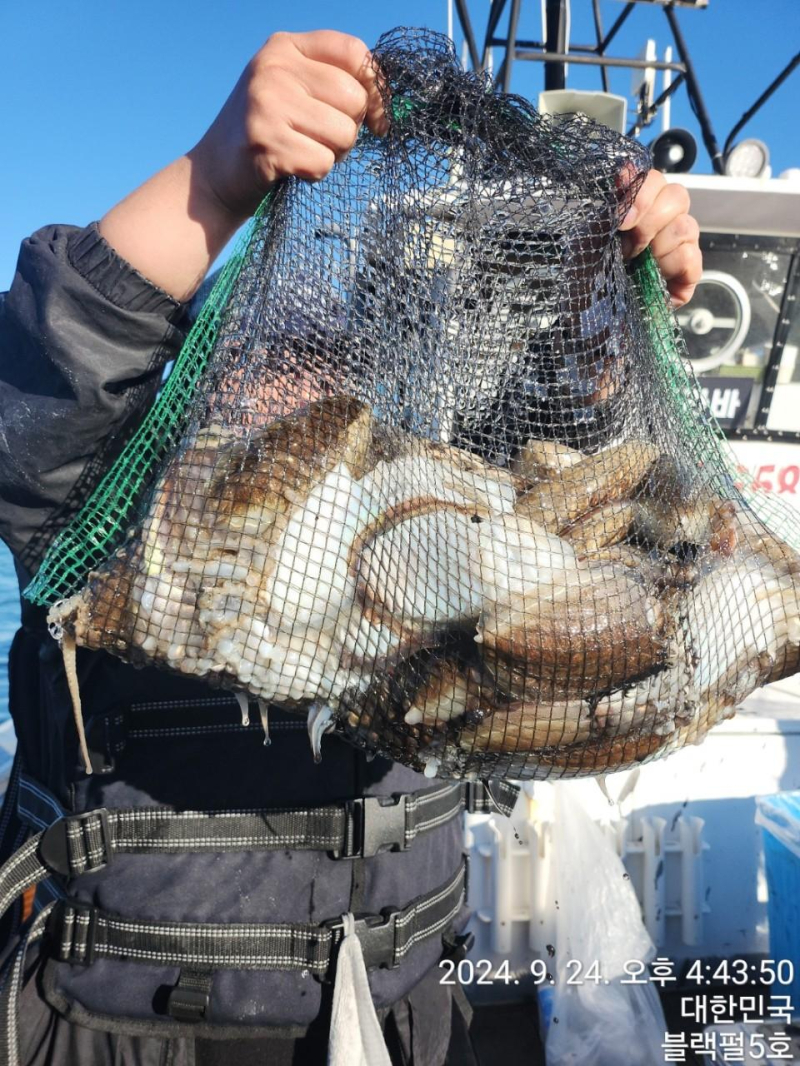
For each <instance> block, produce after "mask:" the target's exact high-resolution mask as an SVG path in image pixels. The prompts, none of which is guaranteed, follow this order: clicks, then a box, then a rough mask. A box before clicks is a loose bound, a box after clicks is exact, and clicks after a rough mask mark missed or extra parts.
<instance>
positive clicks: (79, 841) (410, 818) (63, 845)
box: [40, 782, 518, 877]
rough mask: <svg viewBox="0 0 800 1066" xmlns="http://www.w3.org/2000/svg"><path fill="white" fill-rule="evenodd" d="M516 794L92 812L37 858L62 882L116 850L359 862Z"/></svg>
mask: <svg viewBox="0 0 800 1066" xmlns="http://www.w3.org/2000/svg"><path fill="white" fill-rule="evenodd" d="M489 789H491V793H490V792H489ZM517 791H518V790H517V788H516V786H514V785H508V784H507V783H505V782H499V783H497V784H496V785H495V784H494V783H492V784H491V785H490V786H483V785H473V784H470V785H468V786H464V785H462V784H461V783H459V782H456V783H455V784H446V785H440V786H434V787H433V788H429V789H422V790H420V791H418V792H411V793H407V794H404V795H399V796H392V797H382V796H362V797H359V798H357V799H353V800H350V801H348V802H346V803H341V804H330V805H327V806H323V807H296V808H290V807H287V808H270V809H264V810H252V811H219V812H209V811H181V812H177V813H176V812H174V811H168V810H164V809H162V808H158V807H133V808H129V809H125V810H106V809H105V808H99V809H97V810H94V811H88V812H86V813H85V814H80V815H73V816H69V817H65V818H61V819H59V820H58V821H57V822H55V823H54V824H53V825H52V826H50V827H49V829H47V830H46V831H45V834H44V837H43V839H42V844H41V848H40V856H41V858H42V861H43V862H44V864H45V865H46V866H48V867H49V869H50V870H52V871H54V872H56V873H60V874H62V875H64V876H69V877H78V876H80V875H81V874H84V873H89V872H92V871H94V870H100V869H102V868H103V867H104V866H106V865H107V864H108V863H109V862H110V861H111V858H112V856H113V855H114V854H116V853H119V852H125V853H134V854H136V853H150V854H154V853H166V852H179V851H195V852H198V851H256V850H274V849H283V848H292V849H313V850H324V851H329V852H330V853H331V854H332V855H333V856H334V857H335V858H353V857H367V856H371V855H375V854H377V853H378V852H379V851H380V850H382V849H384V848H391V849H393V850H405V849H406V848H408V847H410V846H411V844H412V843H413V841H414V840H415V839H416V837H417V836H419V835H420V834H421V833H427V832H430V831H431V830H433V829H436V828H437V827H438V826H440V825H443V824H444V823H445V822H448V821H450V820H451V819H453V818H455V817H456V816H457V815H458V814H460V813H461V811H462V810H463V809H464V808H465V807H466V808H467V809H468V810H470V811H489V810H492V809H496V810H500V811H501V812H502V813H504V814H505V813H510V811H511V809H512V808H513V802H512V800H513V801H515V800H516V792H517ZM509 804H510V806H509Z"/></svg>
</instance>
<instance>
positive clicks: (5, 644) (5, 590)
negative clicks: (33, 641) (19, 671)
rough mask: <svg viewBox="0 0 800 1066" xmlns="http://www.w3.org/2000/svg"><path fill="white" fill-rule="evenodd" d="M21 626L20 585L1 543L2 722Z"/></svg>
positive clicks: (0, 678)
mask: <svg viewBox="0 0 800 1066" xmlns="http://www.w3.org/2000/svg"><path fill="white" fill-rule="evenodd" d="M18 626H19V585H18V584H17V575H16V573H15V572H14V564H13V562H12V560H11V553H10V552H9V551H8V549H7V548H6V547H5V545H4V544H0V723H2V722H5V721H6V719H7V718H8V652H9V649H10V648H11V641H12V640H13V639H14V633H15V632H16V631H17V627H18Z"/></svg>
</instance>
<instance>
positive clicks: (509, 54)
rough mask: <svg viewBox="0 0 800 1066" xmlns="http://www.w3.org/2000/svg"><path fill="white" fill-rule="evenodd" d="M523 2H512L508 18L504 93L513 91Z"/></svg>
mask: <svg viewBox="0 0 800 1066" xmlns="http://www.w3.org/2000/svg"><path fill="white" fill-rule="evenodd" d="M520 3H521V0H511V14H510V15H509V16H508V44H507V45H506V56H505V59H504V60H503V92H504V93H507V92H510V91H511V70H512V68H513V66H514V56H515V53H516V51H517V25H518V23H519V8H520Z"/></svg>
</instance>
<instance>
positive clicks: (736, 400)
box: [678, 237, 800, 430]
mask: <svg viewBox="0 0 800 1066" xmlns="http://www.w3.org/2000/svg"><path fill="white" fill-rule="evenodd" d="M702 243H703V244H704V245H705V247H704V248H703V265H704V271H703V280H702V281H701V283H700V284H699V285H698V287H697V290H696V292H695V295H694V297H693V299H692V301H691V302H690V303H689V304H688V305H687V306H686V307H684V308H682V309H681V310H680V311H679V312H678V321H679V322H680V324H681V326H682V328H683V332H684V336H685V338H686V345H687V348H688V351H689V358H690V360H691V363H692V366H693V368H694V371H695V373H696V374H697V376H698V378H699V379H700V384H701V386H702V388H703V389H704V391H705V394H706V397H707V400H708V403H709V406H710V407H711V410H712V413H713V414H714V415H715V417H716V418H717V419H718V421H719V422H720V424H721V425H722V426H723V428H725V429H727V430H736V429H749V428H752V427H753V426H754V425H755V422H756V414H757V412H758V410H759V407H760V406H761V397H762V390H763V387H764V373H765V370H766V368H767V366H768V363H769V359H770V355H771V353H772V345H773V338H774V335H775V329H776V326H777V325H778V319H779V316H780V308H781V299H782V297H783V290H784V287H785V285H786V280H787V275H788V271H789V263H790V258H791V256H790V253H789V250H788V249H787V250H786V251H784V250H782V249H779V250H775V249H763V248H762V249H752V248H745V249H742V248H735V249H732V248H731V247H730V246H728V247H727V248H726V247H720V246H719V243H720V238H715V239H711V240H709V239H708V238H707V237H706V238H705V239H704V241H703V242H702ZM796 343H797V341H795V344H796ZM795 351H796V349H795ZM782 370H783V367H782ZM787 373H788V374H789V375H790V380H794V377H793V375H795V374H797V380H798V383H800V366H798V367H797V369H795V366H794V364H792V368H791V369H789V367H788V363H787ZM781 380H783V379H781ZM797 410H798V408H797V400H795V412H796V411H797ZM782 428H783V427H782ZM792 428H798V427H797V416H796V414H795V417H794V426H793V427H792Z"/></svg>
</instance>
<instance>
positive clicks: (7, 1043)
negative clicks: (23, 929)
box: [0, 903, 55, 1066]
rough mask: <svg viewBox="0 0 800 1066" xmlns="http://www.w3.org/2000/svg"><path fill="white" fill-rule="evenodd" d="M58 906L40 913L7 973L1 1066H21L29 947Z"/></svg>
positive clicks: (0, 1005)
mask: <svg viewBox="0 0 800 1066" xmlns="http://www.w3.org/2000/svg"><path fill="white" fill-rule="evenodd" d="M54 906H55V904H54V903H50V904H48V905H47V906H46V907H45V908H44V909H43V910H42V911H40V912H39V914H37V916H36V918H34V920H33V922H32V924H31V927H30V929H29V930H28V932H27V933H26V934H25V936H24V937H23V938H22V940H21V941H20V943H19V944H18V945H17V948H16V949H15V951H14V954H13V955H12V956H11V958H10V959H9V961H8V962H7V964H6V967H5V970H4V972H3V987H2V991H0V1066H21V1056H20V1050H19V993H20V989H21V987H22V979H23V977H24V974H25V960H26V957H27V954H28V948H29V946H30V945H31V944H32V943H34V941H36V940H38V939H39V937H41V935H42V933H43V932H44V927H45V923H46V921H47V919H48V917H49V916H50V912H51V911H52V909H53V907H54Z"/></svg>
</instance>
